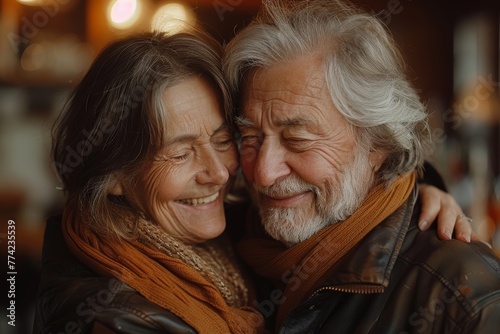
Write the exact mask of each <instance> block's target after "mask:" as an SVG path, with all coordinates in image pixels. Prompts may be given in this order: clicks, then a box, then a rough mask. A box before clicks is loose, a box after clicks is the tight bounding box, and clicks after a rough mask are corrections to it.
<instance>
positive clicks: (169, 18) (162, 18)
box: [151, 3, 195, 33]
mask: <svg viewBox="0 0 500 334" xmlns="http://www.w3.org/2000/svg"><path fill="white" fill-rule="evenodd" d="M194 22H195V18H194V15H193V13H192V11H191V10H190V9H189V8H187V7H186V6H184V5H181V4H179V3H169V4H166V5H163V6H161V7H160V8H158V10H157V11H156V13H155V15H154V16H153V20H152V22H151V28H152V29H153V30H159V31H166V32H170V33H176V32H179V31H181V30H184V29H187V28H188V27H189V26H192V25H194Z"/></svg>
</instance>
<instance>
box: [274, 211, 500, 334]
mask: <svg viewBox="0 0 500 334" xmlns="http://www.w3.org/2000/svg"><path fill="white" fill-rule="evenodd" d="M419 207H420V204H419V203H418V202H417V203H416V204H415V205H413V204H411V205H408V206H406V207H405V206H403V207H401V208H399V209H398V210H397V211H396V212H395V213H394V214H392V215H391V216H390V217H389V218H388V219H386V220H385V221H384V222H382V223H381V224H380V225H379V226H377V227H376V228H375V229H374V230H373V231H371V232H370V234H369V235H368V236H367V237H365V238H364V239H363V240H362V242H361V243H360V244H359V245H358V246H357V247H356V248H355V249H354V250H353V251H351V253H349V254H347V256H346V257H345V258H344V259H343V260H342V261H341V262H340V263H338V264H337V265H336V266H335V267H334V268H331V270H330V271H329V274H328V275H327V276H326V278H325V279H324V280H323V281H322V282H321V284H320V285H319V286H318V287H317V289H316V291H315V292H314V293H313V294H312V295H311V296H310V297H309V298H308V300H307V301H305V302H304V303H303V304H302V305H300V306H299V307H298V308H296V309H295V310H294V311H292V312H291V313H290V314H289V315H288V317H287V318H286V319H285V321H284V322H283V325H282V326H281V328H280V329H279V331H278V332H279V333H280V334H292V333H297V334H298V333H300V334H304V333H325V334H326V333H328V334H331V333H336V334H337V333H338V334H341V333H349V334H353V333H371V334H377V333H380V334H391V333H398V334H404V333H419V334H422V333H427V334H429V333H436V334H437V333H439V334H446V333H450V334H451V333H453V334H456V333H478V334H479V333H480V334H487V333H492V334H493V333H499V332H500V260H499V259H498V257H497V256H496V255H495V254H494V253H493V251H492V250H491V249H490V248H488V247H487V246H486V245H484V244H483V243H480V242H477V243H470V244H467V243H464V242H461V241H457V240H449V241H442V240H439V239H438V237H437V233H436V230H435V225H436V224H433V227H434V228H433V229H430V230H428V231H426V232H421V231H420V230H419V229H418V228H417V226H416V223H417V219H418V216H419V214H420V212H419V209H418V208H419ZM381 291H383V292H381Z"/></svg>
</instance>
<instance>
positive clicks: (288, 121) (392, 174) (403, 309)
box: [224, 0, 500, 334]
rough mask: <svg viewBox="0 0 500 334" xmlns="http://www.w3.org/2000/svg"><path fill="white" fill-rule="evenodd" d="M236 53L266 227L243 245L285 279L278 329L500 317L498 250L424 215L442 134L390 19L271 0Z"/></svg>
mask: <svg viewBox="0 0 500 334" xmlns="http://www.w3.org/2000/svg"><path fill="white" fill-rule="evenodd" d="M226 52H227V53H226V59H225V64H224V66H225V71H226V73H227V75H228V78H229V80H230V81H231V83H232V85H233V88H234V90H235V93H240V94H241V96H242V99H241V108H240V110H239V112H238V115H237V124H238V126H239V129H240V132H241V167H242V170H243V174H244V176H245V178H246V180H247V182H248V185H249V186H250V189H251V192H252V197H253V199H254V202H255V204H256V206H257V207H258V213H259V218H260V220H261V222H262V226H263V227H264V229H265V232H263V231H258V230H257V229H255V228H254V229H253V235H252V236H251V237H249V238H248V239H246V240H245V241H244V242H243V243H242V244H241V252H242V254H243V256H244V258H245V259H246V260H247V261H248V263H249V264H250V265H251V266H252V267H253V268H254V269H255V270H256V272H257V273H258V274H260V275H261V276H263V277H266V278H268V279H271V280H272V281H273V282H274V283H275V284H276V289H275V290H273V291H272V292H271V293H270V294H269V296H268V300H266V301H262V303H267V304H266V305H267V306H268V307H267V310H269V309H270V307H269V303H272V304H273V305H274V306H275V307H276V308H278V312H277V317H276V331H277V332H279V333H384V334H387V333H406V332H411V333H472V332H473V333H491V331H492V330H493V331H495V330H494V329H493V328H496V330H498V328H499V327H500V261H499V259H498V258H497V257H496V256H495V255H494V253H493V252H492V251H491V250H490V249H488V247H486V246H485V245H484V244H482V243H471V244H467V243H462V242H459V241H456V240H451V241H441V240H439V239H438V238H437V236H436V233H435V232H434V231H427V232H421V231H419V230H418V228H416V221H417V219H418V215H419V212H420V199H419V197H418V193H417V187H416V183H415V179H416V174H417V173H418V172H419V171H421V169H422V165H423V162H424V159H425V157H426V156H427V154H428V153H429V151H430V148H431V146H432V142H431V138H430V131H429V126H428V124H427V115H426V113H425V108H424V106H423V105H422V104H421V102H420V101H419V98H418V96H417V94H416V92H415V90H414V89H413V88H412V87H411V86H410V84H409V83H408V81H407V80H406V78H405V76H404V73H403V64H402V61H401V57H400V54H399V53H398V50H397V48H396V46H395V45H394V43H393V41H392V39H391V37H390V36H389V35H388V33H387V31H386V30H385V28H384V27H383V26H382V24H380V23H379V22H378V20H377V19H375V18H374V17H372V16H370V15H368V14H366V13H363V12H361V11H360V10H358V9H356V8H354V7H353V6H351V5H348V4H345V3H342V2H339V1H315V0H309V1H289V3H288V4H284V3H281V2H277V1H265V2H264V4H263V7H262V9H261V12H260V13H259V15H258V16H257V18H256V19H255V20H254V22H252V23H251V24H250V25H249V26H248V27H246V28H245V29H244V30H243V31H242V32H240V33H239V34H238V35H237V36H236V38H235V39H233V40H232V41H231V42H230V43H229V45H228V47H227V50H226ZM269 236H270V237H272V239H271V238H269ZM262 305H264V304H262ZM268 315H269V314H268Z"/></svg>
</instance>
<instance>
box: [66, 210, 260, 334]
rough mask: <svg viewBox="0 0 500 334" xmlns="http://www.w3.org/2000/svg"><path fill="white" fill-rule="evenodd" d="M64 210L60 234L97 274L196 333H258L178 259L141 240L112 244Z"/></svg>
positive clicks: (255, 323)
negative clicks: (113, 279) (123, 286)
mask: <svg viewBox="0 0 500 334" xmlns="http://www.w3.org/2000/svg"><path fill="white" fill-rule="evenodd" d="M71 212H72V211H71V210H69V209H66V210H65V212H64V215H63V233H64V237H65V240H66V243H67V244H68V247H69V248H70V250H71V252H72V253H73V254H74V255H75V256H76V257H77V258H79V259H80V260H81V261H83V262H84V263H85V264H86V265H88V266H89V267H90V268H91V269H93V270H94V271H95V272H96V273H98V274H100V275H104V276H109V277H116V278H117V279H119V280H120V281H122V282H124V283H126V284H128V285H130V286H131V287H132V288H134V289H135V290H137V291H138V292H139V293H141V294H142V295H143V296H144V297H146V298H147V299H148V300H150V301H151V302H153V303H155V304H156V305H159V306H161V307H163V308H165V309H167V310H169V311H170V312H172V313H173V314H175V315H177V316H178V317H180V318H181V319H182V320H184V321H185V322H186V323H187V324H189V325H190V326H191V327H193V328H194V329H196V331H197V332H198V333H201V334H203V333H210V334H213V333H241V334H247V333H260V332H261V328H262V324H263V320H262V317H261V315H260V314H258V313H257V311H255V310H254V309H252V308H250V307H231V306H229V305H228V304H227V303H226V301H225V299H224V298H223V296H222V295H221V293H220V291H219V290H218V289H217V287H216V286H215V285H214V284H212V283H211V282H210V281H208V280H207V279H206V278H205V277H203V276H202V275H201V274H200V273H199V272H198V271H197V270H195V269H193V268H192V267H191V266H189V265H187V264H186V263H185V262H183V261H182V260H180V259H177V258H174V257H171V256H169V255H167V254H165V253H164V252H161V251H160V250H159V249H158V248H155V247H153V246H152V245H148V244H146V243H144V242H140V241H139V240H130V241H122V242H118V241H114V240H115V239H111V238H106V237H103V236H101V235H98V234H97V233H95V232H93V231H92V230H91V229H89V228H88V226H87V225H88V224H86V223H85V222H84V221H79V220H78V219H75V217H74V216H73V215H72V214H71Z"/></svg>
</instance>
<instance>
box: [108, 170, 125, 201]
mask: <svg viewBox="0 0 500 334" xmlns="http://www.w3.org/2000/svg"><path fill="white" fill-rule="evenodd" d="M121 179H122V178H121V177H119V175H117V173H113V174H112V175H111V180H110V187H109V193H110V194H111V195H114V196H123V184H122V182H121V181H120V180H121Z"/></svg>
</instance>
